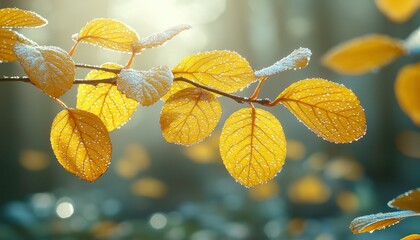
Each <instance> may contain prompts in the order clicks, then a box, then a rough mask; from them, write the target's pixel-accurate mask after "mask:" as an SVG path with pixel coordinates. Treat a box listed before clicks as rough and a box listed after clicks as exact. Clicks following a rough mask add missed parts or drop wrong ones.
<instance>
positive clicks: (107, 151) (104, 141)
mask: <svg viewBox="0 0 420 240" xmlns="http://www.w3.org/2000/svg"><path fill="white" fill-rule="evenodd" d="M50 140H51V145H52V149H53V151H54V154H55V156H56V157H57V159H58V162H59V163H60V164H61V165H62V166H63V167H64V168H65V169H66V170H67V171H69V172H71V173H73V174H75V175H77V176H79V177H80V178H82V179H84V180H86V181H89V182H92V181H95V180H96V179H98V178H99V177H100V176H102V174H104V173H105V172H106V170H107V169H108V166H109V164H110V161H111V152H112V146H111V140H110V138H109V133H108V131H107V130H106V127H105V125H104V124H103V123H102V121H101V120H100V119H99V118H98V117H97V116H96V115H95V114H93V113H90V112H87V111H83V110H78V109H65V110H63V111H61V112H60V113H59V114H58V115H57V116H56V117H55V119H54V121H53V124H52V127H51V136H50Z"/></svg>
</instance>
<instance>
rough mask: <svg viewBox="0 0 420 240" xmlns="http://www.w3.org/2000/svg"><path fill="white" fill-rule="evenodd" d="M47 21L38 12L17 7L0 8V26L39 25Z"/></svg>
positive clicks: (20, 26)
mask: <svg viewBox="0 0 420 240" xmlns="http://www.w3.org/2000/svg"><path fill="white" fill-rule="evenodd" d="M47 23H48V21H47V20H46V19H45V18H43V17H41V16H39V15H38V14H36V13H34V12H31V11H27V10H21V9H18V8H2V9H0V28H22V27H40V26H44V25H46V24H47Z"/></svg>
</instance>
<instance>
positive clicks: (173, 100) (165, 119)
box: [160, 88, 222, 145]
mask: <svg viewBox="0 0 420 240" xmlns="http://www.w3.org/2000/svg"><path fill="white" fill-rule="evenodd" d="M221 114H222V108H221V106H220V103H219V101H218V100H217V98H216V96H215V95H214V94H212V93H210V92H207V91H203V90H201V89H199V88H186V89H184V90H182V91H179V92H177V93H175V94H174V95H172V96H171V97H170V98H169V99H168V101H166V103H165V105H164V106H163V108H162V113H161V115H160V125H161V128H162V134H163V137H164V138H165V140H166V141H168V142H173V143H179V144H184V145H190V144H195V143H198V142H201V141H202V140H203V139H205V138H206V137H208V136H209V135H210V134H211V133H212V132H213V130H214V128H215V127H216V125H217V123H218V122H219V119H220V116H221Z"/></svg>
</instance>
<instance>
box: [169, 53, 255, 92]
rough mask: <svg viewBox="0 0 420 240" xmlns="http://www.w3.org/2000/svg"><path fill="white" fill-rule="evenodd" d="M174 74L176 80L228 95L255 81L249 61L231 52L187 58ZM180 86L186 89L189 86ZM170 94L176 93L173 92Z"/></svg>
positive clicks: (200, 54)
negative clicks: (200, 85)
mask: <svg viewBox="0 0 420 240" xmlns="http://www.w3.org/2000/svg"><path fill="white" fill-rule="evenodd" d="M172 72H173V74H174V77H175V78H180V77H182V78H186V79H189V80H191V81H193V82H196V83H200V84H202V85H205V86H208V87H211V88H215V89H218V90H221V91H223V92H227V93H232V92H236V91H239V90H240V89H242V88H244V87H246V86H248V85H249V84H250V83H252V82H253V81H255V76H254V71H253V70H252V68H251V66H250V65H249V63H248V61H246V59H244V58H243V57H241V56H240V55H239V54H237V53H235V52H230V51H211V52H203V53H197V54H193V55H190V56H187V57H185V58H184V59H183V60H182V61H181V62H180V63H179V64H178V65H177V66H175V67H174V68H173V69H172ZM179 85H180V86H183V87H184V88H185V86H188V85H186V84H179ZM179 85H178V86H177V87H179ZM179 90H181V89H179ZM170 92H171V93H172V94H173V93H175V91H173V90H171V91H170Z"/></svg>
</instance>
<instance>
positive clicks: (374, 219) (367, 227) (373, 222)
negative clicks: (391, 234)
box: [350, 211, 420, 234]
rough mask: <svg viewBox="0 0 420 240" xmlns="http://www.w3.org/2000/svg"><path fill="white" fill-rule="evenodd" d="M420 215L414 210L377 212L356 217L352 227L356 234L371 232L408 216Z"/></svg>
mask: <svg viewBox="0 0 420 240" xmlns="http://www.w3.org/2000/svg"><path fill="white" fill-rule="evenodd" d="M415 216H420V213H416V212H413V211H398V212H389V213H377V214H372V215H366V216H362V217H358V218H355V219H354V220H353V221H352V222H351V224H350V229H351V231H352V232H353V233H354V234H358V233H365V232H370V233H372V232H373V231H375V230H380V229H384V228H386V227H389V226H392V225H394V224H396V223H399V222H400V221H401V220H404V219H405V218H407V217H415Z"/></svg>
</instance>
